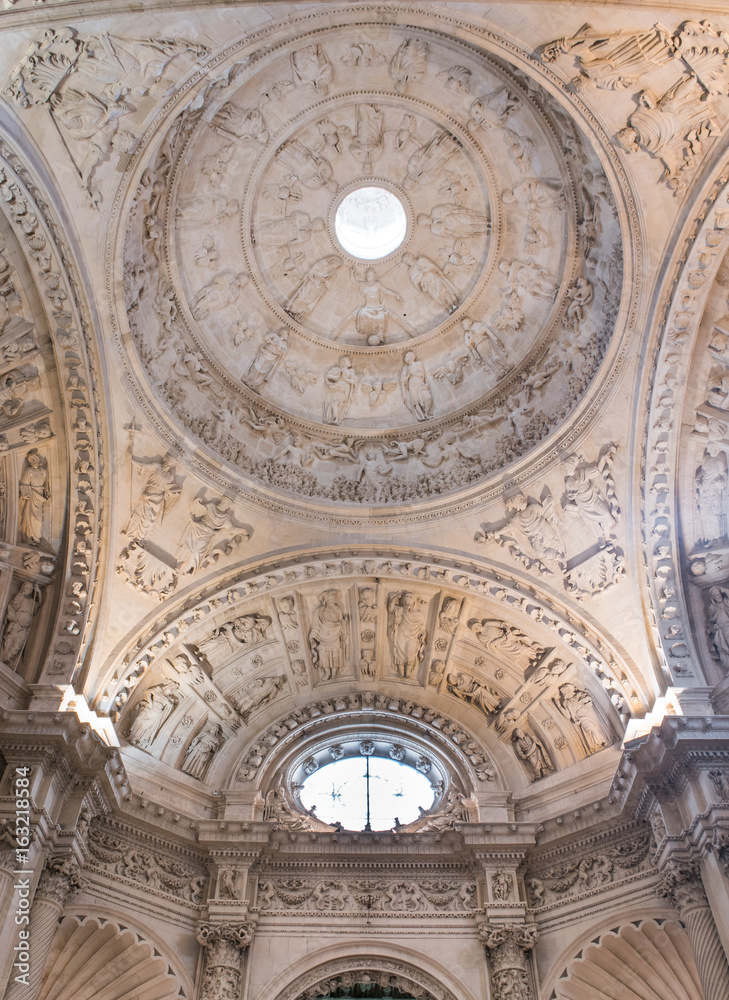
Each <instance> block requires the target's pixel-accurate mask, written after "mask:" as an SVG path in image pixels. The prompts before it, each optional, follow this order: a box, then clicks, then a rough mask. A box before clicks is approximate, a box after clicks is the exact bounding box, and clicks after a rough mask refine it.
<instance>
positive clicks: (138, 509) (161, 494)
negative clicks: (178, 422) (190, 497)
mask: <svg viewBox="0 0 729 1000" xmlns="http://www.w3.org/2000/svg"><path fill="white" fill-rule="evenodd" d="M135 468H136V469H139V470H140V471H146V472H148V473H149V475H148V478H147V482H146V483H145V484H144V486H143V487H142V492H141V493H140V494H139V496H138V497H137V502H136V504H135V505H134V507H133V508H132V514H131V517H130V518H129V523H128V524H127V526H126V528H124V529H123V531H122V533H123V534H125V535H128V536H129V537H130V538H134V539H136V540H137V541H142V540H143V539H145V538H146V537H147V535H148V534H149V533H150V531H151V530H152V528H153V527H154V526H155V525H156V524H157V522H158V521H159V522H160V523H161V522H162V519H163V518H164V515H165V512H166V510H167V509H168V508H169V506H170V504H171V503H172V501H173V500H174V499H175V498H176V497H178V496H179V495H180V493H181V492H182V490H181V488H180V487H179V486H178V485H177V483H176V482H175V465H174V462H173V461H172V456H171V455H165V457H164V458H163V459H162V460H161V461H160V462H154V461H153V462H151V463H150V462H144V461H137V460H136V459H134V458H133V459H132V472H133V471H134V469H135Z"/></svg>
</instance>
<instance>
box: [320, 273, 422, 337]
mask: <svg viewBox="0 0 729 1000" xmlns="http://www.w3.org/2000/svg"><path fill="white" fill-rule="evenodd" d="M352 277H353V279H354V280H355V281H356V282H357V284H358V286H359V290H360V292H361V294H362V298H363V299H364V304H363V305H360V306H357V308H356V309H354V310H353V311H352V312H351V313H350V314H349V315H348V316H346V317H345V318H344V320H343V321H342V322H341V323H340V324H339V326H338V327H337V329H336V331H335V333H334V338H333V339H334V340H336V339H337V337H338V336H339V334H340V333H341V332H342V331H343V330H344V329H345V328H346V327H347V325H348V324H349V323H351V322H354V328H355V330H356V331H357V333H358V334H359V336H360V337H364V338H365V340H366V341H367V343H368V344H369V345H370V347H377V346H378V344H384V343H385V337H386V336H387V328H388V324H389V321H390V320H392V321H393V323H396V324H397V326H399V327H400V328H401V329H403V330H404V331H405V333H407V334H408V335H409V336H412V331H411V329H410V327H409V326H408V325H407V323H405V321H404V320H403V319H401V318H400V317H399V316H398V315H397V314H396V313H394V312H393V310H392V309H390V307H389V306H388V304H387V300H388V298H392V299H395V301H396V302H402V301H403V299H402V296H401V295H400V294H399V293H398V292H396V291H393V289H391V288H386V287H385V286H384V285H383V284H382V282H381V281H378V280H377V273H376V271H375V269H374V268H373V267H368V268H367V270H366V271H365V273H364V277H362V278H360V277H358V276H357V273H356V271H354V272H353V273H352Z"/></svg>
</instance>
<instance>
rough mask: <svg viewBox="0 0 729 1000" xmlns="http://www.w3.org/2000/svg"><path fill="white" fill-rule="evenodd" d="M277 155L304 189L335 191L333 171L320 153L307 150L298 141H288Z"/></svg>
mask: <svg viewBox="0 0 729 1000" xmlns="http://www.w3.org/2000/svg"><path fill="white" fill-rule="evenodd" d="M277 155H278V158H279V160H280V161H281V163H282V165H283V166H284V167H285V168H286V170H288V172H289V173H290V174H292V175H293V177H295V178H296V180H298V181H300V182H301V183H302V184H303V185H304V187H306V188H310V189H311V190H313V191H316V190H318V189H319V188H322V187H323V188H326V189H327V190H328V191H332V192H334V191H336V190H337V182H336V181H335V180H334V170H333V169H332V165H331V163H330V162H329V160H327V158H326V157H325V156H322V155H321V153H316V152H314V151H313V150H311V149H308V148H307V147H306V146H305V145H304V144H303V142H300V141H299V140H298V139H289V141H288V142H287V143H286V145H285V146H282V147H281V149H280V150H279V151H278V154H277Z"/></svg>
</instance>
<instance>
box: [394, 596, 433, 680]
mask: <svg viewBox="0 0 729 1000" xmlns="http://www.w3.org/2000/svg"><path fill="white" fill-rule="evenodd" d="M418 603H419V601H418V599H417V598H416V597H415V594H411V593H410V592H409V591H407V590H405V591H403V592H402V593H397V594H390V597H389V600H388V602H387V609H388V619H389V620H388V626H387V633H388V636H389V639H390V643H391V645H392V665H393V667H394V668H395V670H396V672H397V673H398V674H399V676H401V677H414V676H415V672H416V671H417V669H418V666H419V664H420V662H421V660H422V659H423V654H424V652H425V644H426V641H427V631H426V627H425V615H424V614H423V612H422V611H420V609H419V608H418Z"/></svg>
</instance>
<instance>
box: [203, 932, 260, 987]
mask: <svg viewBox="0 0 729 1000" xmlns="http://www.w3.org/2000/svg"><path fill="white" fill-rule="evenodd" d="M253 932H254V926H253V924H252V923H236V924H213V923H210V922H209V921H204V920H203V921H201V922H200V923H199V924H198V928H197V940H198V942H199V943H200V944H201V945H202V946H203V948H204V949H205V971H204V972H203V977H202V982H201V985H200V1000H239V998H240V986H241V966H242V961H243V954H244V953H245V951H246V949H247V948H248V946H249V945H250V943H251V941H252V940H253Z"/></svg>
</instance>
